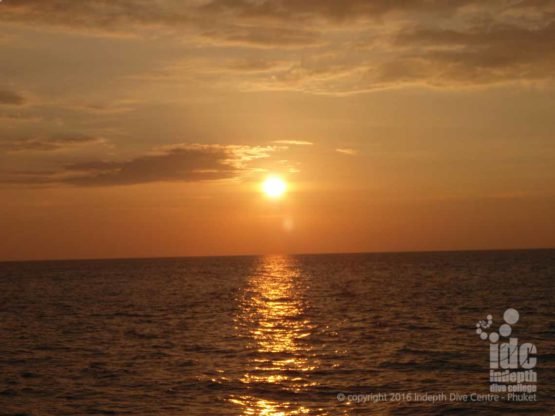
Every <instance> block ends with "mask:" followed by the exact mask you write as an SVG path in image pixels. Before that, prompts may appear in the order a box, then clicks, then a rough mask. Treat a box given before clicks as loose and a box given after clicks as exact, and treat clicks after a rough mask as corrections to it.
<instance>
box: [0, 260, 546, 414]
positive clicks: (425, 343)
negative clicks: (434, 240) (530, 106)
mask: <svg viewBox="0 0 555 416" xmlns="http://www.w3.org/2000/svg"><path fill="white" fill-rule="evenodd" d="M509 308H513V309H516V310H517V311H518V314H519V320H518V322H516V323H514V324H513V325H512V334H511V336H512V337H515V338H518V342H519V343H520V344H523V343H532V344H534V346H535V347H536V349H537V365H536V367H535V368H534V370H535V371H536V372H537V383H536V386H537V393H536V400H535V401H524V402H515V401H507V400H500V401H498V402H495V401H492V400H488V399H484V400H483V401H472V399H469V400H468V401H464V400H462V399H461V397H464V396H465V395H467V396H468V397H475V398H476V397H478V395H487V394H488V393H489V388H490V383H489V371H490V369H489V366H490V363H489V360H490V355H489V354H490V344H491V343H490V341H489V339H488V340H483V339H481V338H480V335H479V334H478V333H477V327H476V323H477V322H478V321H480V320H485V322H483V324H486V326H487V315H491V318H492V321H493V323H492V325H491V327H490V328H488V329H484V330H483V332H486V333H491V332H495V331H498V329H499V326H500V325H501V324H503V323H504V321H503V316H504V312H505V311H506V310H507V309H509ZM478 332H479V331H478ZM501 342H503V339H501V340H499V343H501ZM426 394H427V395H428V396H426ZM442 394H443V395H445V397H446V398H445V399H443V400H442V399H441V395H442ZM432 395H436V396H435V397H437V398H439V399H438V401H436V402H435V403H434V402H432V401H430V400H431V398H432V397H434V396H432ZM472 395H474V396H472ZM417 397H418V398H419V400H417ZM425 397H428V398H429V399H427V400H424V399H423V398H425ZM453 397H455V398H453ZM456 398H458V399H456ZM351 414H353V415H358V414H362V415H510V414H514V415H524V414H538V415H553V414H555V251H553V250H534V251H499V252H494V251H491V252H443V253H402V254H337V255H300V256H265V257H263V256H261V257H255V256H253V257H213V258H175V259H140V260H96V261H51V262H7V263H0V415H56V416H58V415H184V416H188V415H208V416H210V415H351Z"/></svg>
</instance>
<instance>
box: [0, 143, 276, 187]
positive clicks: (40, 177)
mask: <svg viewBox="0 0 555 416" xmlns="http://www.w3.org/2000/svg"><path fill="white" fill-rule="evenodd" d="M275 150H277V148H275V147H272V146H240V145H200V144H192V145H190V144H182V145H173V146H166V147H162V148H158V149H155V150H154V151H151V152H148V153H146V154H144V155H139V156H137V157H135V158H132V159H129V160H124V161H104V160H94V161H89V162H79V163H73V164H69V165H66V166H63V167H62V168H60V169H58V170H49V171H12V172H3V173H2V174H0V182H1V183H4V184H28V185H41V184H68V185H75V186H115V185H134V184H141V183H149V182H175V181H183V182H197V181H207V180H218V179H229V178H234V177H236V176H238V175H240V174H241V173H244V172H246V171H247V170H248V166H247V165H248V163H249V162H252V161H254V160H257V159H260V158H265V157H269V155H270V154H271V152H273V151H275Z"/></svg>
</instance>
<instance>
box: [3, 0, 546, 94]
mask: <svg viewBox="0 0 555 416" xmlns="http://www.w3.org/2000/svg"><path fill="white" fill-rule="evenodd" d="M1 21H4V22H9V23H15V24H23V25H33V27H35V26H37V27H42V28H44V27H50V28H55V29H57V30H61V31H74V32H82V33H86V34H102V35H104V36H111V35H116V36H119V35H121V34H126V35H132V36H137V37H141V36H152V34H156V35H158V36H160V35H163V36H166V35H170V36H174V37H175V39H178V40H179V42H180V43H181V44H182V45H186V47H188V48H190V49H188V51H192V52H191V54H190V56H189V53H187V56H188V58H187V59H188V60H189V61H188V62H185V63H183V62H179V61H177V62H176V65H175V67H173V68H172V67H171V66H170V67H169V68H168V67H167V66H168V62H167V61H165V62H163V63H161V64H160V66H161V67H160V68H150V69H148V70H145V71H144V72H149V73H150V76H149V75H148V74H146V75H143V76H142V78H143V79H144V80H150V81H152V82H157V81H170V82H186V81H193V82H195V83H196V85H200V84H201V83H203V82H204V83H205V84H202V85H210V86H211V87H214V86H216V87H222V86H223V87H227V88H234V89H239V90H243V91H300V92H304V93H311V94H328V95H347V94H357V93H363V92H371V91H376V90H381V89H388V88H401V87H407V86H428V87H434V88H465V87H474V86H481V87H483V86H488V85H495V84H499V83H520V82H530V81H534V82H535V81H553V79H554V77H555V52H554V51H555V7H554V3H553V1H549V0H538V1H505V0H491V1H488V2H484V1H477V0H454V1H441V0H436V1H434V0H407V1H402V2H401V1H398V2H394V1H389V0H376V1H367V0H341V1H321V0H305V1H299V0H195V1H189V2H182V1H178V0H158V1H152V0H119V1H110V0H98V1H94V2H77V1H74V0H49V1H41V0H10V1H4V2H3V3H2V13H1V14H0V22H1ZM168 39H169V38H168ZM211 47H212V48H215V49H213V51H217V53H212V52H210V53H205V52H206V51H207V49H206V48H211ZM248 48H257V51H256V59H252V56H253V55H252V54H251V55H250V57H251V59H248V56H249V55H248V54H247V53H244V52H245V51H243V49H248ZM308 48H310V50H308ZM238 51H241V52H238ZM183 55H185V54H183ZM180 59H181V60H182V59H183V58H180ZM197 64H198V65H197ZM138 73H143V72H142V71H138ZM137 78H141V77H135V79H137ZM7 99H8V100H9V99H10V98H9V97H8V98H7ZM11 99H12V100H13V97H12V98H11ZM2 101H5V99H4V100H2V92H0V102H2Z"/></svg>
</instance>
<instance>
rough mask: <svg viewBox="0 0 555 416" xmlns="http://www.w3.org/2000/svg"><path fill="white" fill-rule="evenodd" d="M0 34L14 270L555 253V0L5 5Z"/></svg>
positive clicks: (0, 250) (5, 219)
mask: <svg viewBox="0 0 555 416" xmlns="http://www.w3.org/2000/svg"><path fill="white" fill-rule="evenodd" d="M0 26H1V31H0V48H1V50H2V59H1V60H0V74H1V78H0V202H1V203H0V230H1V236H2V238H1V239H0V260H15V259H48V258H98V257H135V256H141V257H142V256H183V255H225V254H251V253H253V254H254V253H299V252H346V251H404V250H450V249H491V248H533V247H554V246H555V192H554V189H555V141H554V139H553V132H554V131H555V117H554V116H553V115H554V114H553V109H554V108H555V94H554V92H555V91H554V88H553V87H554V85H553V74H555V2H553V1H538V2H507V1H496V0H494V1H491V2H487V3H486V2H478V1H460V2H439V1H438V2H429V1H418V0H415V1H408V2H390V1H385V0H384V1H382V0H378V1H375V2H367V1H362V0H343V1H337V2H320V1H292V0H275V1H254V0H239V1H234V2H229V1H225V0H212V1H206V0H191V1H189V2H182V1H176V0H161V1H158V2H153V1H146V0H145V1H143V0H125V1H123V0H120V1H107V0H106V1H103V0H100V1H95V2H75V1H70V0H51V1H48V2H44V1H33V0H28V1H24V0H4V1H3V2H1V3H0ZM272 173H273V174H279V175H281V176H282V177H283V178H285V179H286V180H287V182H288V184H289V190H288V192H287V194H286V195H285V197H284V198H282V199H278V200H270V199H268V198H266V197H265V196H264V195H263V194H261V192H260V182H261V181H262V180H263V179H264V178H265V177H266V176H267V175H268V174H272Z"/></svg>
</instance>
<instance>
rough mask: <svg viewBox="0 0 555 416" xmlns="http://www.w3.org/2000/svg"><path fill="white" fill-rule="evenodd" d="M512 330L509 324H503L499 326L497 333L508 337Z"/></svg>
mask: <svg viewBox="0 0 555 416" xmlns="http://www.w3.org/2000/svg"><path fill="white" fill-rule="evenodd" d="M511 332H513V329H512V328H511V325H507V324H503V325H501V326H500V327H499V333H500V334H501V336H502V337H508V336H509V335H511Z"/></svg>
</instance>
